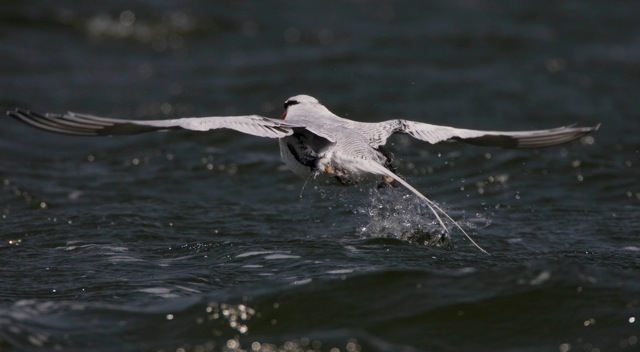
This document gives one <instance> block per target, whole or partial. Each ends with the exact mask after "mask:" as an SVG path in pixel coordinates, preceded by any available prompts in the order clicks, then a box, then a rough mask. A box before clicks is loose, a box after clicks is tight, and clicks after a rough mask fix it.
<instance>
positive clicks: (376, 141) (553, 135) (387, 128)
mask: <svg viewBox="0 0 640 352" xmlns="http://www.w3.org/2000/svg"><path fill="white" fill-rule="evenodd" d="M368 125H370V126H368V128H367V130H368V131H369V134H368V137H369V139H370V141H371V142H370V143H371V145H372V146H373V147H378V146H381V145H384V144H385V143H386V142H387V138H389V136H391V135H392V134H394V133H405V134H408V135H410V136H412V137H414V138H416V139H419V140H422V141H425V142H428V143H431V144H435V143H438V142H443V141H447V140H459V141H463V142H465V143H471V144H475V145H482V146H491V147H502V148H542V147H550V146H554V145H557V144H562V143H566V142H570V141H573V140H575V139H578V138H580V137H582V136H585V135H587V134H589V133H591V132H593V131H596V130H597V129H598V128H600V124H597V125H596V126H593V127H574V126H564V127H558V128H552V129H546V130H532V131H515V132H506V131H480V130H469V129H463V128H454V127H448V126H438V125H431V124H428V123H422V122H415V121H409V120H390V121H385V122H380V123H375V124H368Z"/></svg>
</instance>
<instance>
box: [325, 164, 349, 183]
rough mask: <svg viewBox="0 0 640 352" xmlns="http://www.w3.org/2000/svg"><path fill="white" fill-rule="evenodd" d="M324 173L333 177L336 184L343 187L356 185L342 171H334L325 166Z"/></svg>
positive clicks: (329, 166)
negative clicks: (336, 181)
mask: <svg viewBox="0 0 640 352" xmlns="http://www.w3.org/2000/svg"><path fill="white" fill-rule="evenodd" d="M324 172H326V173H327V174H329V175H330V176H333V177H334V178H335V179H336V180H338V182H340V183H341V184H343V185H355V184H356V182H355V181H354V180H352V179H351V178H349V175H347V173H346V172H344V170H339V169H334V168H333V167H331V165H326V166H325V167H324Z"/></svg>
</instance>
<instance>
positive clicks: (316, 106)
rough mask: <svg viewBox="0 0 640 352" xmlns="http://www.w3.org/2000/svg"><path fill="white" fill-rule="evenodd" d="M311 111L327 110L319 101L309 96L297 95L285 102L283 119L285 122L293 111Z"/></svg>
mask: <svg viewBox="0 0 640 352" xmlns="http://www.w3.org/2000/svg"><path fill="white" fill-rule="evenodd" d="M294 110H297V111H310V110H327V108H325V107H324V105H322V104H320V102H319V101H318V99H316V98H314V97H312V96H309V95H304V94H301V95H296V96H294V97H291V98H289V99H287V100H286V101H285V102H284V113H282V119H283V120H284V119H285V118H286V117H287V115H288V114H289V113H290V112H291V111H294Z"/></svg>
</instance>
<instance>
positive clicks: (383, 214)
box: [355, 188, 468, 249]
mask: <svg viewBox="0 0 640 352" xmlns="http://www.w3.org/2000/svg"><path fill="white" fill-rule="evenodd" d="M368 200H369V204H366V205H364V206H361V207H358V208H357V209H355V212H357V213H359V214H362V215H365V216H366V217H367V219H366V223H365V224H364V225H362V226H359V227H358V229H357V233H358V235H360V236H365V237H371V238H395V239H399V240H402V241H407V242H410V243H415V244H418V245H423V246H430V247H439V248H446V249H451V248H452V247H453V244H452V243H451V238H450V235H449V234H448V233H447V232H446V231H445V230H444V229H443V228H442V226H441V225H440V223H439V222H438V221H437V219H435V218H433V215H432V212H431V210H429V209H428V208H427V206H426V205H425V204H424V203H422V202H421V201H420V200H419V199H418V198H416V197H415V196H414V195H412V194H407V193H405V192H403V191H402V190H399V189H389V188H382V189H377V188H374V189H371V190H370V191H369V197H368ZM461 223H462V224H463V225H465V226H468V225H467V223H466V222H464V221H463V222H461ZM446 225H447V227H448V228H451V227H452V224H450V223H449V222H447V223H446Z"/></svg>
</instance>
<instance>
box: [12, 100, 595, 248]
mask: <svg viewBox="0 0 640 352" xmlns="http://www.w3.org/2000/svg"><path fill="white" fill-rule="evenodd" d="M284 108H285V111H284V113H283V115H282V119H281V120H276V119H271V118H267V117H263V116H258V115H242V116H210V117H189V118H178V119H169V120H149V121H145V120H124V119H113V118H105V117H98V116H93V115H86V114H78V113H74V112H67V113H65V114H44V115H43V114H39V113H35V112H32V111H27V110H22V109H16V110H15V111H9V112H8V113H7V114H8V115H9V116H11V117H14V118H17V119H19V120H21V121H23V122H25V123H27V124H29V125H31V126H34V127H37V128H40V129H43V130H47V131H52V132H58V133H63V134H71V135H80V136H107V135H129V134H138V133H143V132H149V131H159V130H170V129H184V130H193V131H209V130H215V129H222V128H228V129H233V130H236V131H240V132H243V133H247V134H252V135H255V136H259V137H269V138H278V139H279V144H280V154H281V155H282V158H283V159H284V162H285V164H286V165H287V167H289V168H290V169H291V170H292V171H293V172H295V173H296V174H298V175H301V176H303V177H309V176H313V177H315V176H318V175H321V174H326V175H328V176H331V177H334V178H335V179H337V180H338V181H339V182H341V183H342V184H351V183H355V182H357V181H358V180H359V179H360V178H361V177H362V176H364V175H369V174H374V175H380V176H382V177H383V180H384V181H385V182H387V183H390V184H396V183H399V184H401V185H403V186H404V187H406V188H407V189H408V190H410V191H411V192H413V193H414V194H415V195H416V196H418V197H419V198H420V199H422V200H423V201H424V202H425V203H426V205H427V206H428V207H429V209H430V210H431V211H432V212H433V214H434V215H435V217H436V219H437V220H438V222H439V223H440V225H441V226H442V227H443V228H444V230H445V231H446V232H448V229H447V227H446V226H445V224H444V222H443V220H442V218H441V217H440V214H442V215H444V216H445V217H446V218H448V219H449V220H451V221H452V222H453V224H454V225H455V226H456V227H457V228H458V229H460V230H461V231H462V233H464V235H465V236H466V237H467V238H468V239H469V240H470V241H471V242H472V243H473V244H474V245H475V246H476V247H478V248H479V249H480V250H482V251H483V252H485V251H484V249H482V248H481V247H480V246H478V245H477V244H476V243H475V242H474V241H473V239H471V237H470V236H469V235H468V234H467V233H466V232H465V231H464V230H463V229H462V227H461V226H460V225H459V224H458V223H457V222H456V221H455V220H453V219H452V218H451V217H450V216H449V215H448V214H447V213H446V212H445V211H444V210H443V209H442V208H440V207H439V206H438V205H437V204H436V203H434V202H433V201H431V200H430V199H428V198H427V197H425V196H424V195H423V194H422V193H420V192H419V191H418V190H416V189H415V188H414V187H413V186H411V185H410V184H409V183H407V182H406V181H405V180H404V179H402V178H401V177H399V176H398V175H396V172H395V170H394V168H393V166H392V165H391V161H392V160H391V154H390V153H388V152H387V151H385V150H384V149H383V146H384V145H385V143H386V142H387V138H389V136H391V135H392V134H394V133H404V134H408V135H410V136H412V137H414V138H417V139H419V140H422V141H425V142H427V143H430V144H435V143H438V142H442V141H447V140H460V141H463V142H467V143H471V144H476V145H483V146H495V147H505V148H540V147H548V146H553V145H557V144H561V143H565V142H569V141H572V140H575V139H577V138H580V137H582V136H584V135H586V134H588V133H590V132H592V131H595V130H597V129H598V127H599V126H600V125H599V124H598V125H596V126H594V127H572V126H566V127H559V128H553V129H547V130H535V131H518V132H500V131H479V130H469V129H462V128H454V127H447V126H438V125H431V124H427V123H422V122H415V121H409V120H403V119H396V120H389V121H384V122H373V123H369V122H358V121H352V120H348V119H345V118H342V117H339V116H337V115H335V114H334V113H332V112H331V111H329V109H327V108H326V107H325V106H324V105H322V104H320V102H318V100H317V99H316V98H313V97H311V96H308V95H297V96H294V97H291V98H289V99H287V100H286V101H285V103H284ZM439 213H440V214H439ZM485 253H486V252H485Z"/></svg>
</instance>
